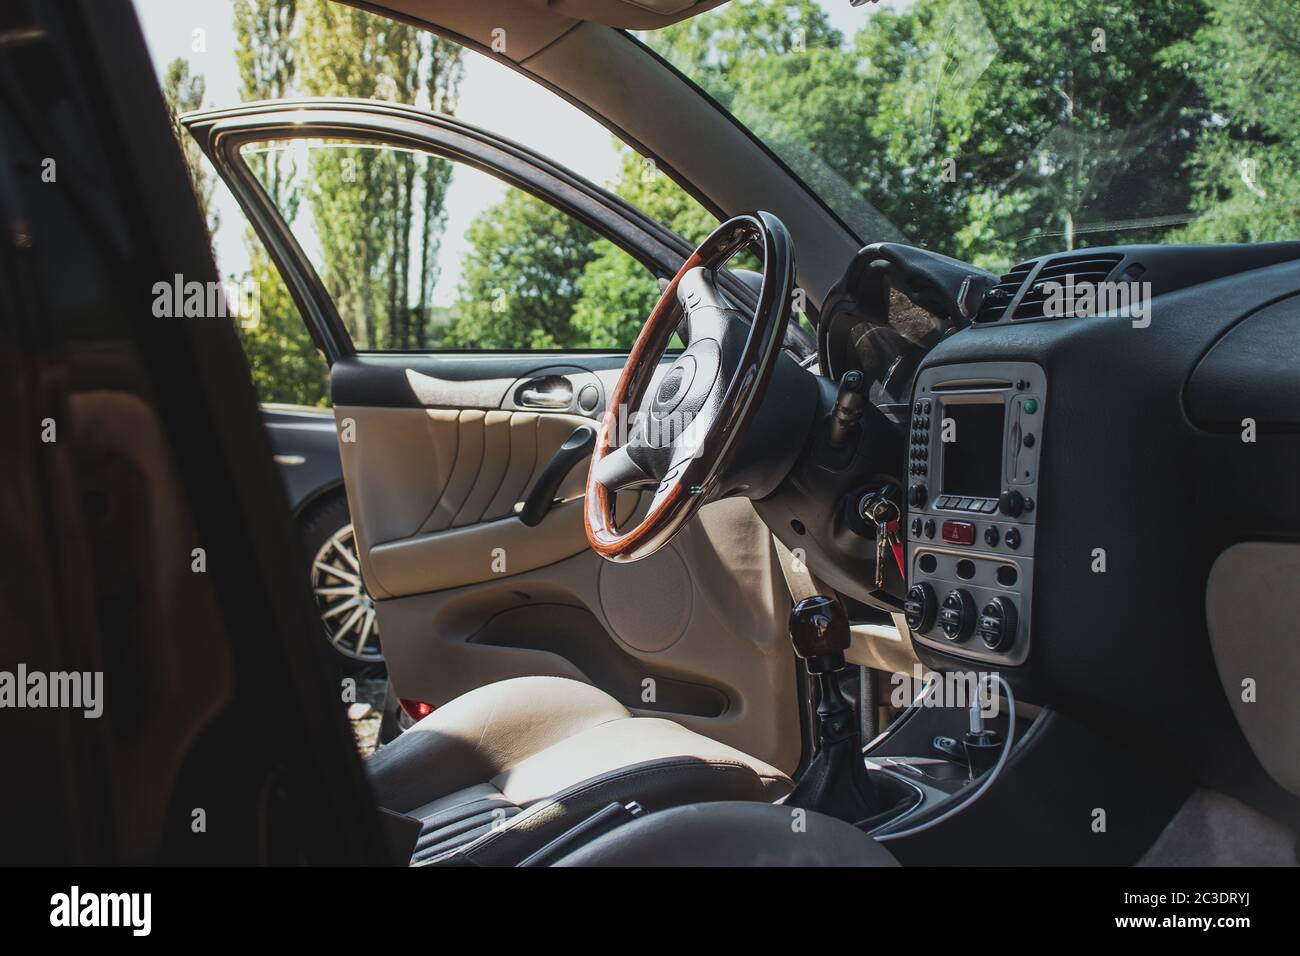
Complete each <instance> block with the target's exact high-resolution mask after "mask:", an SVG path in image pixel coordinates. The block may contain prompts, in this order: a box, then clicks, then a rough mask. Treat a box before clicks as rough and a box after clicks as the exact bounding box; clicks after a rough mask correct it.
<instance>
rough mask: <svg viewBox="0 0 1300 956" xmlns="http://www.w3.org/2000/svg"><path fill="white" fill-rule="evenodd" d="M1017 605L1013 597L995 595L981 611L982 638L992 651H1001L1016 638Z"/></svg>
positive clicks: (980, 633) (980, 632)
mask: <svg viewBox="0 0 1300 956" xmlns="http://www.w3.org/2000/svg"><path fill="white" fill-rule="evenodd" d="M1016 620H1017V615H1016V606H1015V604H1014V603H1012V601H1011V598H1005V597H995V598H994V599H993V600H992V601H989V603H988V604H985V605H984V610H982V611H980V619H979V627H978V628H976V629H977V630H978V631H979V635H980V640H982V641H983V642H984V646H985V647H987V648H988V649H989V650H991V651H1000V650H1002V649H1003V648H1004V647H1007V646H1009V645H1010V644H1011V642H1012V641H1014V640H1015V639H1016Z"/></svg>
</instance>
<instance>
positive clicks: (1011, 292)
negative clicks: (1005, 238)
mask: <svg viewBox="0 0 1300 956" xmlns="http://www.w3.org/2000/svg"><path fill="white" fill-rule="evenodd" d="M1034 264H1035V260H1033V259H1031V260H1030V261H1029V262H1022V263H1020V265H1018V266H1012V267H1011V271H1010V272H1008V273H1007V274H1006V275H1004V276H1003V277H1002V278H1001V279H999V280H998V284H997V285H995V286H994V287H993V288H991V289H989V291H988V294H987V295H985V296H984V301H983V302H981V303H980V310H979V312H978V313H976V315H975V324H976V325H986V324H987V323H989V322H996V321H997V320H998V319H1000V318H1002V315H1003V313H1005V312H1006V311H1007V306H1009V305H1010V304H1011V300H1012V299H1014V298H1015V297H1016V293H1017V292H1019V291H1020V287H1021V286H1022V285H1024V282H1025V279H1026V278H1028V276H1029V273H1030V272H1032V271H1033V269H1034Z"/></svg>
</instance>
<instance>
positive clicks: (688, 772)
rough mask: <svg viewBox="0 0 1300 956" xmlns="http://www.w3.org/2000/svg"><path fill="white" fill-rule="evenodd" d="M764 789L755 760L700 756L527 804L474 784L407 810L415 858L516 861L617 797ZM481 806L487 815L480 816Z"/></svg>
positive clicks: (656, 799)
mask: <svg viewBox="0 0 1300 956" xmlns="http://www.w3.org/2000/svg"><path fill="white" fill-rule="evenodd" d="M764 792H765V791H764V783H763V781H761V780H760V779H759V777H758V775H757V774H756V773H755V772H754V770H753V769H752V768H750V767H748V766H746V765H744V764H741V763H733V762H729V761H709V760H702V759H700V758H698V757H665V758H662V759H659V760H649V761H645V762H642V763H638V764H633V765H631V766H628V767H622V768H619V769H618V770H614V771H611V772H609V773H605V774H601V775H599V776H596V777H592V778H590V779H588V780H583V781H581V782H580V783H577V784H575V785H573V786H571V787H568V788H567V789H565V790H563V791H561V792H560V793H557V794H555V795H554V796H552V797H549V798H547V799H545V800H539V801H537V802H535V803H532V804H531V805H529V806H527V807H524V808H518V807H515V805H514V804H512V803H510V802H509V801H508V800H505V799H504V798H502V799H501V800H500V801H494V800H493V799H492V798H490V797H486V796H485V794H484V788H482V787H474V788H471V789H470V790H468V791H463V793H464V794H465V797H466V799H465V800H464V801H463V802H460V803H457V801H456V796H455V795H453V796H451V797H444V798H443V799H441V800H439V801H437V807H438V812H437V813H436V814H431V815H430V816H429V817H425V816H424V814H422V813H421V812H420V811H419V810H417V811H413V812H412V814H411V815H412V816H417V817H420V818H421V819H422V820H424V823H425V827H424V830H423V831H422V832H421V835H420V842H419V844H417V850H416V853H415V856H414V857H413V858H412V863H418V864H437V865H466V864H470V865H479V866H513V865H515V864H517V863H519V862H520V861H521V860H523V859H524V858H525V857H527V856H530V855H531V854H532V853H534V852H536V851H537V850H539V849H541V848H542V847H543V846H545V845H546V844H547V843H549V842H550V841H551V840H553V839H555V838H556V837H557V836H559V835H560V834H562V833H564V832H565V831H566V830H568V829H570V828H571V827H574V826H577V825H578V824H579V823H581V822H582V821H583V820H585V819H586V818H587V817H588V816H590V815H591V814H593V813H595V812H596V811H598V810H600V809H601V808H602V807H605V806H607V805H608V804H610V803H612V802H615V801H618V802H624V803H625V802H627V801H630V800H635V801H637V802H638V803H640V804H641V805H642V806H643V807H644V808H645V809H646V810H648V811H651V812H653V811H657V810H665V809H668V808H670V807H675V806H680V805H682V804H689V803H698V802H700V801H707V800H761V799H762V798H763V794H764ZM759 805H760V806H766V804H759ZM511 809H513V812H511ZM494 810H495V811H496V812H495V813H494V812H493V811H494ZM484 813H486V814H487V818H486V819H480V817H481V815H482V814H484ZM476 820H477V822H476V823H474V824H473V825H472V826H471V821H476Z"/></svg>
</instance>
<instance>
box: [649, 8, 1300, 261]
mask: <svg viewBox="0 0 1300 956" xmlns="http://www.w3.org/2000/svg"><path fill="white" fill-rule="evenodd" d="M638 37H639V39H640V40H641V41H642V42H644V43H646V44H648V45H649V46H650V47H651V48H652V49H653V50H655V51H656V52H657V53H659V54H660V55H661V56H663V57H664V58H665V59H667V60H668V61H669V62H671V63H672V64H673V65H674V66H676V67H677V68H678V69H679V70H681V71H682V72H683V73H684V74H686V75H687V76H688V77H690V78H691V79H692V80H693V81H694V82H695V83H697V84H698V85H699V86H700V87H702V88H703V89H704V90H705V91H706V92H708V93H709V94H710V95H711V96H712V97H713V98H714V99H716V100H717V101H718V103H719V104H721V105H722V106H723V107H724V108H725V109H727V110H729V111H730V112H731V113H732V114H733V115H734V116H735V117H736V118H737V119H738V120H740V122H742V123H743V124H745V125H746V126H747V127H748V128H749V129H750V130H752V131H753V132H754V133H755V135H757V136H758V138H759V139H761V140H762V141H763V142H765V143H766V144H767V146H768V147H769V148H770V149H772V150H773V152H775V153H776V154H777V155H778V156H779V157H780V158H781V159H782V160H784V161H785V163H786V164H787V165H788V166H790V168H791V169H793V170H794V171H795V172H796V173H797V174H798V175H799V176H800V177H801V178H802V179H803V180H804V182H805V183H807V184H808V186H809V187H810V188H811V189H812V190H813V191H814V192H816V193H817V194H818V195H820V196H821V197H822V199H823V200H824V201H825V202H826V203H827V205H828V206H830V208H831V209H832V210H834V211H835V212H836V214H837V215H838V216H839V217H840V218H841V219H842V220H843V221H844V222H845V223H846V224H847V225H848V226H849V227H850V228H851V229H852V230H853V231H854V232H855V233H856V234H857V236H858V238H860V239H861V240H863V241H864V242H873V241H877V240H895V241H901V242H907V243H911V244H914V245H919V246H924V247H926V248H929V249H933V250H935V251H938V252H943V253H946V254H948V255H952V256H956V257H958V258H960V259H964V260H967V261H971V262H975V263H976V264H978V265H981V266H984V267H986V268H990V269H993V270H995V271H1003V270H1005V269H1006V268H1007V267H1008V266H1010V265H1011V264H1012V263H1013V262H1017V261H1019V260H1022V259H1025V258H1029V257H1032V256H1035V255H1039V254H1042V253H1045V252H1053V251H1058V250H1062V249H1074V248H1080V247H1085V246H1100V245H1114V244H1118V243H1136V242H1255V241H1265V240H1272V239H1290V238H1294V237H1295V234H1296V228H1295V220H1296V217H1297V215H1298V214H1300V179H1298V178H1297V172H1300V44H1298V43H1297V41H1296V38H1297V37H1300V3H1298V2H1296V0H1143V2H1130V0H1124V2H1120V0H883V2H881V3H879V4H874V3H870V2H868V3H865V4H863V5H862V6H858V7H854V6H851V5H850V3H849V0H820V2H816V0H786V2H782V0H732V2H730V3H726V4H723V5H722V6H720V7H718V8H716V9H714V10H711V11H709V12H708V13H705V14H702V15H700V16H697V17H694V18H692V19H690V20H686V21H684V22H682V23H679V24H677V25H674V26H672V27H668V28H666V29H662V30H656V31H652V32H646V33H642V34H638Z"/></svg>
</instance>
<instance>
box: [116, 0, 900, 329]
mask: <svg viewBox="0 0 1300 956" xmlns="http://www.w3.org/2000/svg"><path fill="white" fill-rule="evenodd" d="M911 2H913V0H883V2H882V3H881V4H880V6H886V7H899V6H906V5H908V4H910V3H911ZM819 3H820V4H821V6H822V7H823V8H824V9H825V10H826V12H827V14H828V16H829V17H830V20H831V22H832V23H833V24H834V25H835V26H836V27H837V28H839V29H840V30H841V31H843V32H844V33H845V34H846V35H849V34H852V33H853V32H855V31H856V29H857V28H858V27H859V26H860V25H861V23H862V21H863V19H864V18H866V17H867V16H870V14H871V12H872V11H873V10H874V9H876V7H874V6H873V5H871V4H865V5H863V6H861V7H853V6H850V4H849V0H819ZM135 4H136V9H137V10H138V12H139V15H140V20H141V23H142V26H143V29H144V34H145V40H146V41H147V43H148V45H149V50H150V54H151V55H152V57H153V62H154V68H155V70H156V71H157V73H158V74H159V77H160V78H161V76H162V74H163V71H164V70H165V69H166V66H167V64H168V63H169V62H170V61H171V60H173V59H175V58H176V57H183V58H185V59H187V60H188V61H189V63H190V72H191V74H199V73H201V74H202V75H203V77H204V80H205V82H206V84H207V93H206V98H205V103H204V105H205V106H228V105H232V104H236V103H238V102H239V100H240V97H239V75H238V72H237V71H236V67H235V58H234V47H235V34H234V26H233V19H234V18H233V12H232V9H231V7H232V3H231V0H135ZM456 113H457V116H459V117H460V118H462V119H465V120H467V121H468V122H471V123H475V124H477V125H479V126H482V127H484V128H486V129H489V130H492V131H493V132H495V133H499V134H501V135H503V136H507V137H509V138H510V139H513V140H515V141H516V142H519V143H522V144H524V145H526V146H529V147H531V148H532V149H535V150H537V151H538V152H540V153H542V154H544V155H546V156H548V157H550V158H551V159H552V160H554V161H556V162H558V163H560V164H561V165H563V166H567V167H568V168H569V169H571V170H573V171H574V172H576V173H579V174H581V175H583V176H585V177H587V178H588V179H591V180H593V181H594V182H597V183H601V184H608V183H609V182H611V181H612V180H613V179H614V177H615V175H616V174H617V171H618V159H617V152H616V150H615V146H614V143H613V140H612V137H611V136H610V134H609V132H608V131H607V130H605V128H604V127H602V126H601V125H599V124H598V123H597V122H596V121H595V120H593V119H591V117H589V116H587V115H586V114H585V113H583V112H581V111H580V110H578V109H577V108H576V107H574V106H571V105H570V104H568V103H566V102H565V101H564V100H562V99H561V98H560V97H558V96H556V95H555V94H553V93H551V92H549V91H547V90H545V89H543V88H542V87H541V86H539V85H537V84H536V83H533V82H531V81H530V80H527V79H525V78H524V77H522V76H520V75H519V74H518V73H516V72H515V71H513V70H511V69H510V68H508V67H506V66H503V65H501V64H499V63H497V62H495V61H493V60H490V59H488V58H487V57H485V56H481V55H479V54H476V53H473V52H470V53H467V54H466V57H465V78H464V81H463V82H462V85H461V94H460V102H459V104H458V106H457V109H456ZM504 189H505V187H504V186H503V185H502V184H501V183H500V182H499V181H497V180H495V179H493V178H492V177H490V176H486V175H483V174H481V173H475V172H474V171H473V170H468V169H465V168H463V167H458V169H457V173H456V178H455V179H454V180H453V184H452V188H451V191H450V195H449V197H448V203H447V230H446V233H445V235H444V239H443V245H442V256H441V258H442V261H443V273H442V278H441V280H440V281H439V283H438V286H437V288H436V289H435V290H434V302H435V303H436V304H438V305H447V304H449V303H450V302H451V301H452V300H453V299H454V298H455V291H456V284H457V281H458V279H459V272H460V269H459V266H460V262H461V258H462V256H463V254H464V252H465V241H464V236H465V232H466V230H467V229H468V227H469V224H470V222H471V221H472V220H473V218H474V217H475V216H476V215H477V214H478V213H479V212H480V211H481V210H482V209H484V208H486V207H487V206H489V205H491V204H493V203H495V202H497V201H498V200H499V199H500V198H501V195H502V193H503V192H504ZM214 203H215V205H216V208H217V211H218V213H219V215H220V221H221V225H220V227H219V229H218V232H217V235H216V237H215V238H216V241H215V246H216V250H217V258H218V260H219V262H218V264H219V265H220V266H221V268H222V271H223V272H226V273H230V274H238V273H241V272H243V271H245V270H246V269H247V268H248V256H247V252H246V251H245V249H244V239H243V236H244V217H243V213H242V212H241V211H240V209H239V207H238V205H237V204H236V203H235V200H234V197H232V196H231V195H230V193H229V192H228V191H227V190H226V188H225V186H224V185H222V184H221V183H219V182H218V184H217V187H216V190H215V193H214ZM308 251H309V252H310V251H311V250H310V249H309V250H308Z"/></svg>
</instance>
